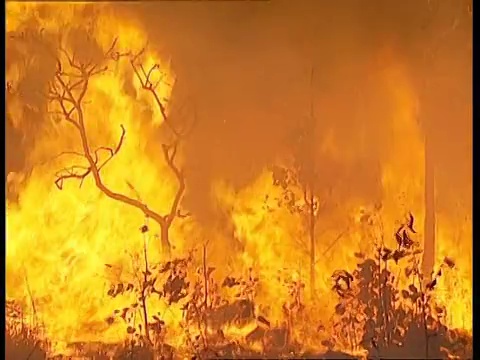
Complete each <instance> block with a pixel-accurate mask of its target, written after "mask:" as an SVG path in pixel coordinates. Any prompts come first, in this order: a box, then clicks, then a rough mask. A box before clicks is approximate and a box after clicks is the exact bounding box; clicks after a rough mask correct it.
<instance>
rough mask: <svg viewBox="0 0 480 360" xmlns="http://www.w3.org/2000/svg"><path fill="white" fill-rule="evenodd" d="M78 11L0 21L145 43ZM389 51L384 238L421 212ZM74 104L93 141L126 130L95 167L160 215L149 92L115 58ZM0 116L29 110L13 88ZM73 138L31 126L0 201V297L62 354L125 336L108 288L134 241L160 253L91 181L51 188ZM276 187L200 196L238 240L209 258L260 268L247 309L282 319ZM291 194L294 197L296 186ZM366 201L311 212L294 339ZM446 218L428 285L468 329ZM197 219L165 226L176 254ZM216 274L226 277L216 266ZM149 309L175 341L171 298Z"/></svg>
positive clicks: (419, 175) (356, 229) (18, 6)
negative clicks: (439, 268) (441, 276)
mask: <svg viewBox="0 0 480 360" xmlns="http://www.w3.org/2000/svg"><path fill="white" fill-rule="evenodd" d="M47 8H48V10H46V9H47ZM86 9H87V5H84V4H75V5H71V4H69V5H65V4H61V5H60V4H54V5H52V4H48V5H47V4H40V5H39V4H33V3H21V2H19V3H11V2H8V3H7V32H9V33H14V32H19V31H22V29H23V28H24V26H26V25H25V24H28V23H29V21H30V20H32V19H35V21H36V22H37V27H38V28H41V29H43V30H42V32H43V33H44V34H59V33H62V34H63V35H64V38H65V40H64V41H65V42H66V44H65V46H66V47H67V48H68V49H69V50H72V49H74V47H75V44H73V43H72V42H70V43H69V36H68V35H69V34H70V32H73V29H75V28H85V27H88V28H89V29H90V30H89V31H91V35H92V37H93V38H94V39H95V41H96V42H97V44H98V45H99V46H100V47H101V48H102V49H103V50H104V51H106V50H107V49H108V48H109V47H110V45H111V42H112V39H114V38H118V43H117V46H118V48H120V49H128V50H131V51H133V52H137V51H139V50H140V49H141V48H142V47H143V46H144V45H145V44H146V40H147V36H146V32H145V30H144V29H143V28H142V26H141V24H138V23H136V22H135V21H134V20H131V19H128V20H127V19H126V18H124V17H122V16H120V15H119V14H116V13H115V12H114V11H113V10H112V9H111V8H110V7H108V6H107V5H96V6H95V7H94V9H95V12H94V16H91V14H90V15H89V18H90V19H91V20H89V21H90V22H89V23H88V24H87V25H85V21H86V16H85V15H84V12H85V11H86ZM89 9H92V8H89ZM47 13H48V15H46V14H47ZM25 36H27V35H25ZM388 54H389V55H388V56H386V59H387V60H388V61H386V65H385V66H384V67H383V68H382V69H381V70H380V71H378V72H377V74H376V80H377V82H378V86H379V87H381V88H382V89H383V90H384V91H385V93H386V94H388V97H389V98H390V101H391V113H390V114H389V116H386V119H385V121H386V122H388V124H389V126H390V131H391V141H390V146H389V147H388V149H386V150H385V152H386V154H385V161H384V162H383V163H382V190H383V199H382V208H381V211H379V217H380V218H381V221H382V223H383V231H384V233H383V235H384V236H385V240H386V241H387V242H388V241H392V240H390V237H391V236H390V235H389V234H391V233H393V231H394V229H395V226H396V224H397V221H398V217H399V216H401V215H403V214H404V213H406V212H408V211H411V212H413V213H414V214H415V215H416V218H417V224H418V227H421V226H420V224H421V223H422V221H423V217H424V205H423V196H424V193H423V192H424V189H423V183H424V174H423V171H424V170H423V169H424V165H423V164H424V151H423V148H424V138H423V134H422V130H421V126H420V124H419V122H418V120H417V112H418V107H419V104H418V101H417V95H416V94H415V91H414V87H413V85H412V84H411V82H410V81H409V76H408V71H407V69H405V68H404V67H403V66H402V65H401V64H402V62H401V60H398V59H396V58H395V57H393V56H392V54H391V53H388ZM382 56H383V55H382ZM160 59H161V56H160V54H159V53H158V52H155V51H154V49H151V48H149V52H148V53H147V54H146V55H145V67H147V68H148V67H149V66H150V65H152V64H154V63H158V62H159V61H160ZM384 64H385V63H384ZM160 68H161V69H162V70H163V72H162V76H163V77H162V78H161V79H160V80H161V84H162V86H160V88H159V89H160V94H159V96H160V98H161V99H167V100H165V104H166V105H167V108H168V99H169V98H170V96H171V91H172V87H173V86H174V83H175V75H174V73H173V71H172V70H171V69H170V68H169V66H168V62H160ZM22 76H24V69H23V68H22V65H21V64H20V63H18V64H13V65H12V66H10V67H9V68H8V70H7V79H10V81H11V82H12V83H13V84H15V83H18V81H19V80H21V79H22ZM50 110H51V109H50ZM84 110H85V117H86V118H87V119H88V124H87V130H88V134H89V139H90V141H91V142H92V144H93V145H92V146H94V145H98V146H101V145H105V144H115V142H116V141H117V139H118V136H119V133H120V125H123V126H124V127H125V128H126V129H127V138H126V140H125V144H124V146H123V148H122V150H121V152H119V154H118V155H117V156H116V157H115V159H114V161H112V162H111V163H109V165H108V168H106V169H105V171H104V172H103V180H104V182H105V183H106V184H107V185H108V186H109V187H111V188H112V189H115V190H116V191H119V192H122V193H125V194H129V195H131V196H135V194H132V189H131V188H130V187H129V186H128V184H129V183H130V184H134V185H135V191H136V192H137V193H138V194H141V198H142V201H144V202H145V203H147V204H149V206H151V207H152V208H154V209H155V210H156V211H158V212H160V213H164V212H166V211H167V210H168V208H169V206H170V201H171V199H172V198H173V197H174V194H175V184H174V181H173V177H172V175H171V174H170V172H169V170H168V168H167V166H166V165H165V164H163V163H162V162H161V161H158V153H159V149H156V148H155V145H154V144H153V141H149V139H151V138H152V135H151V134H152V133H153V132H154V131H155V129H158V128H159V127H160V125H161V124H162V121H161V120H159V119H162V117H161V116H160V115H161V114H160V113H159V109H158V107H157V106H156V104H155V103H154V100H153V99H152V98H151V96H149V94H148V93H146V92H145V91H143V90H142V88H141V84H140V83H139V81H138V79H137V78H136V77H135V74H134V73H133V71H132V69H131V66H130V64H129V63H128V61H126V62H121V61H119V62H118V63H116V64H115V66H113V67H112V68H110V69H109V71H107V72H105V73H103V74H101V75H99V76H97V77H95V78H94V79H92V81H91V83H90V87H89V90H88V94H87V99H86V105H85V109H84ZM9 113H10V115H11V116H12V119H13V121H14V123H15V125H16V126H17V127H19V128H22V126H23V124H24V123H25V122H27V121H28V118H26V116H25V112H24V104H23V103H22V101H21V98H19V97H14V98H12V100H9ZM45 117H48V116H45ZM79 148H80V143H79V139H78V135H77V134H76V133H75V132H73V131H71V129H70V128H69V127H68V126H66V125H65V124H63V123H60V124H58V125H55V126H54V127H53V128H49V129H48V130H47V129H45V130H41V131H40V132H39V134H38V135H37V136H36V140H35V145H34V147H33V150H32V152H31V153H29V154H28V163H29V164H34V165H35V167H33V169H32V170H31V172H30V174H29V176H28V177H27V178H23V177H21V176H20V175H19V176H15V174H10V176H9V179H10V182H9V184H10V186H15V187H17V188H18V189H17V190H18V192H19V199H18V201H17V202H15V203H14V202H8V201H7V247H6V253H7V257H6V271H7V279H6V280H7V297H9V298H13V299H16V300H18V301H19V302H20V303H22V304H23V305H24V307H25V311H26V312H27V313H31V314H32V315H33V316H34V317H35V321H36V322H38V323H41V324H43V325H44V326H45V335H46V337H47V338H48V339H50V340H51V341H56V342H58V344H55V350H56V351H63V352H65V351H66V344H67V343H71V342H74V341H97V340H99V339H101V341H103V342H112V343H117V342H121V341H123V340H124V339H125V337H126V334H125V328H124V326H123V324H120V323H114V324H113V325H109V324H107V323H106V322H105V319H106V318H107V317H108V316H109V315H110V314H111V313H112V311H113V310H114V309H121V308H122V307H124V306H128V305H129V304H131V303H132V301H134V300H135V299H133V298H128V297H126V298H125V297H124V298H115V299H112V298H110V297H108V296H107V290H108V286H109V285H108V284H109V282H111V281H119V279H123V278H128V277H129V276H131V274H132V273H134V272H138V266H139V265H138V263H139V262H140V260H139V259H138V251H139V249H143V247H144V246H146V247H147V250H148V253H149V254H151V255H150V256H151V259H150V260H151V261H152V262H156V261H160V260H161V253H160V252H159V242H158V240H156V239H155V237H153V236H146V235H144V236H142V235H141V234H139V231H138V228H139V227H140V226H141V225H142V224H144V222H145V218H144V216H143V215H142V214H141V213H139V212H138V211H137V210H135V209H132V208H130V207H128V206H126V205H124V204H122V203H119V202H115V201H113V200H111V199H109V198H107V197H106V196H104V195H103V194H102V193H101V192H100V191H99V190H98V189H97V188H96V186H95V184H94V181H93V179H91V178H87V179H86V180H85V181H84V183H83V184H82V187H81V188H80V187H79V186H78V183H75V182H71V183H68V184H66V185H65V188H64V190H63V191H59V190H58V189H57V188H56V187H55V185H54V183H53V174H54V173H55V171H57V170H58V169H60V168H62V167H64V166H66V165H71V164H69V163H68V161H71V162H74V161H75V159H69V160H65V159H64V158H55V155H57V154H59V153H61V152H65V151H78V149H79ZM319 151H321V152H323V153H324V154H327V155H328V156H329V157H332V158H335V159H342V157H343V155H345V154H342V153H341V147H340V146H338V145H337V144H336V139H335V133H334V132H333V130H332V131H331V132H329V133H328V134H327V135H326V136H325V138H324V139H322V141H321V142H320V148H319ZM66 161H67V163H66ZM132 164H134V166H132ZM282 196H283V194H282V191H281V189H280V188H279V187H275V186H274V185H273V184H272V177H271V172H270V169H269V168H266V169H264V171H262V172H261V173H260V174H259V176H258V177H257V179H255V180H254V181H253V182H252V183H251V184H250V185H249V186H246V187H245V188H243V189H240V190H238V189H234V188H233V187H232V186H231V185H230V184H228V183H227V182H226V181H224V180H222V179H219V180H218V181H217V182H216V183H215V184H213V185H212V201H214V202H215V203H216V204H217V205H218V207H219V208H221V209H222V211H224V212H225V213H228V214H229V216H230V219H229V220H231V222H232V224H233V227H234V235H233V238H234V239H225V237H224V236H220V235H218V234H217V236H214V237H215V238H214V239H213V242H215V244H213V245H212V246H214V247H215V248H217V250H218V248H223V247H224V246H223V243H224V242H225V241H235V242H236V243H237V244H239V245H238V247H239V249H240V250H239V251H233V252H232V253H228V252H227V251H226V250H224V249H222V251H225V252H224V253H222V255H221V256H218V254H217V256H218V257H219V258H220V259H222V260H225V259H224V257H229V260H228V261H229V262H230V263H232V264H233V265H234V268H235V270H238V271H244V270H245V269H247V268H253V269H254V270H255V271H256V272H257V273H258V274H259V278H260V287H259V289H258V293H257V300H258V301H257V302H258V304H259V305H258V311H259V312H260V313H262V314H264V315H265V316H267V317H268V318H269V319H270V320H271V321H272V322H273V324H274V326H281V324H282V323H283V322H284V321H286V319H285V316H284V313H283V311H282V304H284V303H285V302H288V301H290V295H289V290H288V289H287V287H286V285H285V280H286V279H289V280H291V281H296V282H299V281H303V282H305V290H304V292H305V294H308V292H309V290H310V289H309V286H310V284H309V283H308V277H309V265H308V264H309V245H308V244H309V243H308V234H307V231H306V226H305V219H303V218H302V216H301V215H299V214H292V213H291V212H290V211H288V209H286V208H285V207H282V206H279V205H278V199H280V198H281V197H282ZM296 198H297V199H302V193H301V190H299V189H297V190H296ZM372 207H374V204H373V203H369V202H368V201H366V200H365V199H350V200H348V201H346V202H345V203H344V204H342V205H341V206H340V207H337V208H334V209H332V210H331V211H330V212H329V213H328V214H322V215H321V227H322V229H321V231H318V232H317V239H316V247H317V254H318V255H317V263H316V264H315V273H316V283H315V284H314V285H315V291H316V292H317V293H318V294H321V296H318V297H317V298H316V299H315V300H311V303H312V306H310V307H309V308H308V309H307V310H306V311H307V313H306V315H304V317H303V318H298V319H295V336H296V337H297V338H302V340H303V341H304V343H306V345H308V346H310V347H312V348H313V347H315V346H317V347H318V339H320V338H321V335H318V334H317V332H316V331H315V329H313V330H312V329H308V328H307V324H308V323H309V322H310V323H311V322H312V321H316V322H321V323H325V324H328V321H329V314H331V313H332V312H333V309H334V306H335V304H336V297H335V295H334V294H333V293H332V291H331V280H330V275H331V274H332V272H333V271H334V270H336V269H340V268H345V269H352V268H354V267H355V265H356V262H357V259H356V258H355V256H354V252H356V251H358V252H364V253H368V252H370V251H371V249H372V248H373V242H370V243H368V242H367V243H366V242H365V241H364V238H365V232H364V231H365V229H364V228H363V227H362V224H361V221H360V218H361V217H362V215H363V214H365V213H366V212H368V211H370V209H371V208H372ZM459 213H460V214H469V209H459ZM458 218H461V216H457V217H455V216H453V215H452V214H438V231H437V249H436V250H437V260H438V263H440V262H441V261H442V260H443V258H444V257H445V256H451V257H453V258H455V259H456V261H457V267H456V270H455V272H454V276H453V277H450V278H448V279H449V280H446V279H447V278H445V280H442V282H441V284H440V291H439V294H438V300H439V301H440V302H442V303H444V304H445V306H447V308H448V313H449V317H448V319H447V320H448V323H449V325H450V326H453V327H459V328H463V329H466V330H471V328H472V322H471V313H472V307H471V296H472V293H471V288H472V287H471V285H472V274H471V272H472V267H471V264H472V259H471V254H472V252H471V245H470V238H471V236H472V232H471V218H468V217H467V218H464V217H463V218H462V220H459V219H458ZM149 226H150V227H151V233H158V230H159V229H157V228H156V227H155V224H149ZM201 230H204V229H201V226H200V225H199V224H194V223H193V220H192V221H186V222H185V221H184V222H182V223H179V224H178V225H177V223H175V225H174V227H173V228H172V237H173V238H174V239H175V246H176V250H175V251H176V252H177V253H178V254H182V253H185V252H186V251H187V250H188V249H189V248H190V246H191V244H190V243H188V240H186V239H188V238H189V237H190V236H191V234H192V233H193V232H194V231H201ZM419 230H420V232H421V229H419ZM460 231H461V232H460ZM420 237H421V236H420ZM223 254H225V255H223ZM219 271H220V272H223V273H225V274H226V273H227V272H228V271H229V270H226V269H220V270H219ZM452 294H455V295H454V296H452ZM307 298H308V297H307ZM307 301H308V300H307ZM32 303H34V306H32V305H31V304H32ZM465 304H467V305H465ZM149 307H150V309H151V312H152V313H159V314H161V316H162V318H163V320H164V321H165V322H166V324H167V327H168V329H169V333H168V336H169V338H168V341H169V342H170V343H171V344H178V345H181V344H182V343H183V342H184V341H185V339H184V335H182V334H183V332H182V330H181V328H180V327H179V325H178V324H179V323H180V321H181V319H182V313H181V311H180V309H179V307H175V306H167V305H166V304H165V303H163V302H162V301H156V300H151V302H150V303H149ZM250 329H251V326H250V325H249V327H247V328H246V329H238V328H235V327H229V328H227V329H225V331H226V332H228V333H229V334H230V335H232V336H233V337H234V338H239V339H240V338H242V337H244V335H245V334H246V332H247V330H250ZM306 335H307V336H306Z"/></svg>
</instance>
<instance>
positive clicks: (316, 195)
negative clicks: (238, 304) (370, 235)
mask: <svg viewBox="0 0 480 360" xmlns="http://www.w3.org/2000/svg"><path fill="white" fill-rule="evenodd" d="M313 79H314V68H312V69H311V73H310V86H311V88H312V90H311V91H312V97H313ZM316 121H317V120H316V117H315V109H314V105H313V98H312V99H310V112H309V115H308V116H307V117H305V119H303V121H301V122H300V123H299V124H298V127H297V128H296V129H295V132H294V133H293V136H292V138H291V139H290V140H291V144H290V145H291V149H292V155H293V166H291V168H290V169H287V168H280V167H277V168H275V169H274V171H273V180H274V184H275V185H279V186H281V187H282V188H283V189H284V199H283V201H282V203H283V204H284V205H286V206H287V207H288V208H289V209H290V210H291V211H294V212H300V213H302V214H304V215H305V217H306V220H307V229H308V238H309V244H302V245H303V246H305V247H306V248H307V249H308V253H309V259H310V270H309V272H310V275H309V277H310V291H311V297H312V298H314V294H315V264H316V261H317V255H316V237H317V234H316V225H317V221H318V217H319V215H320V212H321V210H322V209H323V208H324V207H325V206H326V205H327V198H328V197H329V195H328V194H326V196H324V197H323V198H322V197H321V195H320V189H318V187H317V186H316V183H318V178H319V174H318V172H317V164H316V159H315V128H316ZM293 188H299V189H300V191H301V193H302V194H303V201H302V205H301V206H298V204H297V202H296V198H295V194H294V191H293Z"/></svg>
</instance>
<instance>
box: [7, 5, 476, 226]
mask: <svg viewBox="0 0 480 360" xmlns="http://www.w3.org/2000/svg"><path fill="white" fill-rule="evenodd" d="M108 6H110V7H112V8H114V9H115V11H118V12H119V13H120V14H122V15H124V16H128V17H131V18H132V19H135V21H138V22H139V23H141V24H143V26H144V28H145V29H146V31H147V32H148V39H149V44H150V45H151V46H154V47H155V48H157V49H160V51H161V52H162V53H163V54H164V55H165V57H167V58H170V59H171V63H172V67H173V68H174V71H175V73H176V74H177V84H176V88H175V90H174V91H175V96H176V98H175V103H176V104H179V106H182V107H186V108H189V111H187V113H188V114H190V115H189V116H191V114H192V113H193V111H195V113H196V114H197V117H198V123H197V127H196V128H195V131H194V133H193V134H192V137H191V138H190V139H189V141H188V144H187V149H186V154H185V156H186V168H187V171H188V194H187V198H186V206H188V207H189V208H190V209H191V210H192V211H193V212H195V213H196V214H197V216H199V217H202V218H203V220H204V221H208V220H209V219H210V218H211V217H213V216H214V215H215V214H214V206H212V203H211V199H210V187H211V185H212V183H213V182H214V181H215V180H216V179H223V180H226V181H227V182H230V183H231V184H233V185H234V186H236V187H237V188H242V187H243V186H245V185H247V184H248V183H250V182H251V181H252V180H253V179H255V178H256V177H257V176H258V174H259V172H260V171H261V170H262V169H264V168H265V167H266V166H268V165H270V164H271V163H272V162H273V161H275V160H276V159H278V158H279V157H282V156H284V155H285V154H287V153H288V152H289V148H288V144H289V137H290V136H291V133H292V132H293V131H294V129H295V128H296V127H297V126H298V123H299V122H300V121H302V119H305V118H306V117H308V116H309V114H310V106H311V105H312V103H313V107H314V109H315V117H316V130H315V142H316V143H317V144H319V146H318V147H319V148H325V146H323V147H322V146H320V145H321V144H325V143H328V141H330V142H333V143H334V145H335V146H334V147H335V149H337V150H336V151H337V155H338V156H336V157H332V156H327V155H326V154H325V153H322V152H321V151H319V153H318V154H317V166H318V168H319V171H320V172H321V174H322V181H323V182H324V183H325V184H326V186H327V185H328V186H333V187H335V188H336V189H337V191H338V192H339V193H340V194H341V195H342V196H345V197H348V196H356V197H364V198H366V199H370V200H372V199H375V198H376V197H377V196H379V192H380V166H381V164H382V162H383V161H384V156H385V153H386V149H388V148H389V146H390V142H391V139H392V136H394V135H393V134H391V131H392V130H391V129H392V128H391V126H390V124H389V119H390V118H391V115H392V114H391V112H392V109H391V104H389V99H388V97H387V96H386V95H385V94H384V92H383V90H382V87H381V86H379V84H378V74H379V72H381V69H382V66H385V63H386V62H388V59H389V56H393V57H394V58H395V59H397V60H398V59H401V61H402V62H403V63H404V65H405V66H406V68H407V69H408V71H409V74H410V76H411V77H412V79H413V80H414V84H415V87H416V88H415V91H416V93H417V96H418V101H419V104H420V105H419V106H420V110H419V121H420V122H421V126H422V130H423V131H424V133H425V134H426V136H429V137H430V138H431V139H432V150H433V153H434V156H435V164H436V171H437V172H436V181H437V193H438V197H439V206H440V207H449V206H451V204H453V203H454V202H456V201H458V202H461V203H462V204H465V206H469V204H470V198H471V193H470V187H471V183H472V178H471V166H470V164H471V150H472V142H471V82H470V78H471V29H472V23H471V16H470V15H469V14H468V12H467V4H466V3H465V2H462V1H455V0H452V1H450V2H445V1H443V2H441V4H440V2H435V1H430V2H427V1H414V0H409V1H402V2H393V1H387V2H385V1H369V2H367V3H365V2H362V1H354V0H351V1H346V0H345V1H341V2H326V1H295V2H292V1H271V2H269V1H265V2H262V1H259V2H218V3H217V2H165V3H162V2H160V3H158V2H152V3H149V2H143V3H135V4H125V3H122V4H110V5H108ZM457 14H458V15H457ZM450 28H454V30H453V31H449V29H450ZM8 47H9V45H8V43H7V48H8ZM426 49H434V56H433V58H432V59H433V60H431V61H430V60H429V61H428V62H426V60H425V55H424V54H425V50H426ZM389 54H390V55H389ZM392 54H393V55H392ZM14 56H17V57H18V56H25V55H21V54H20V55H14V54H13V55H10V54H9V55H8V58H10V57H14ZM34 58H35V57H34ZM39 58H40V55H38V57H37V58H35V59H39ZM14 61H16V60H15V59H13V58H12V62H14ZM34 61H35V60H34ZM39 63H40V62H39ZM51 65H52V64H46V63H42V64H40V65H38V66H37V67H36V68H35V67H34V68H35V69H36V70H35V71H33V70H31V75H32V76H33V74H36V76H44V77H45V76H47V77H48V68H51ZM7 66H8V61H7ZM312 68H313V69H314V74H315V75H314V78H313V85H311V79H310V73H311V70H312ZM50 71H51V70H50ZM28 83H29V84H32V83H36V84H39V85H38V86H41V85H42V84H44V83H45V79H44V78H38V79H37V78H35V79H29V80H28ZM311 99H313V100H311ZM32 102H34V103H35V102H36V106H34V107H33V108H34V109H39V110H38V112H36V113H35V114H36V115H35V116H34V115H31V114H30V115H28V116H26V117H27V118H28V119H30V122H32V123H33V124H37V125H35V126H38V124H39V123H41V122H42V120H41V115H40V114H41V113H42V111H41V108H42V106H43V105H44V104H43V103H42V102H41V100H39V99H38V98H32ZM174 116H175V115H174ZM32 119H34V121H32ZM12 121H13V120H12ZM8 122H9V120H8V119H7V123H8ZM9 126H10V125H9ZM13 131H14V130H13V129H12V128H11V127H7V139H8V137H9V136H8V133H9V132H13ZM15 131H18V127H17V130H15ZM34 133H35V132H32V131H28V132H23V134H24V135H23V137H22V136H20V138H22V140H21V144H22V146H21V147H18V141H17V143H15V145H12V146H15V147H17V148H19V149H21V151H22V150H23V152H24V153H28V148H29V146H30V145H31V144H32V143H33V142H34V136H33V135H34ZM17 137H18V136H17ZM151 141H153V140H151ZM404 141H405V142H408V141H409V139H404ZM7 146H9V145H7ZM159 146H160V144H159ZM21 151H17V150H13V149H12V148H11V147H7V167H10V166H11V169H15V167H17V168H18V167H19V166H21V165H19V164H22V159H18V154H19V153H21ZM340 155H341V156H340ZM413 156H414V155H413ZM14 157H17V158H16V159H15V161H13V163H12V160H11V159H13V158H14ZM9 159H10V160H9ZM8 171H9V170H8V169H7V172H8Z"/></svg>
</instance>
